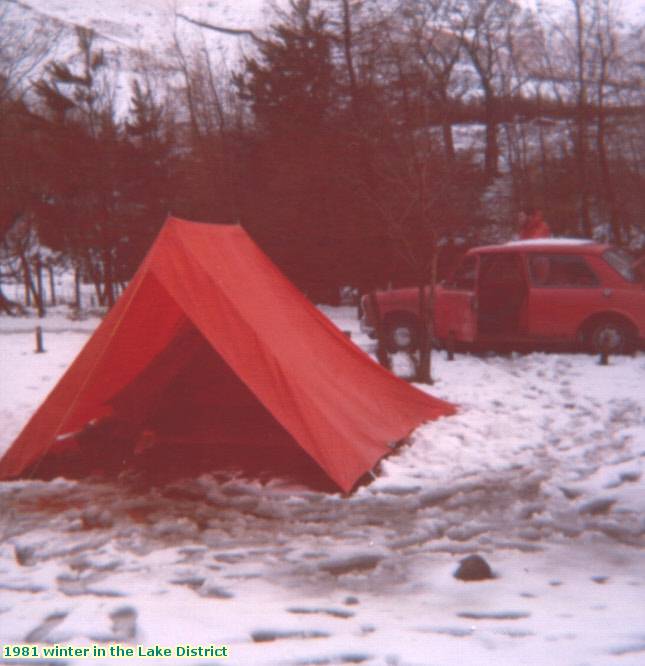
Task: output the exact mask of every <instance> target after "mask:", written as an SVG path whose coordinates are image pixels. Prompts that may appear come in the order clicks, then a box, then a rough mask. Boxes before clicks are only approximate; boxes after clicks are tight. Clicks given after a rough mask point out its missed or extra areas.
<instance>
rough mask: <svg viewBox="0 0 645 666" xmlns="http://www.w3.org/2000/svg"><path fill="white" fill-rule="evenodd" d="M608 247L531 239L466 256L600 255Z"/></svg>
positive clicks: (578, 240) (586, 242)
mask: <svg viewBox="0 0 645 666" xmlns="http://www.w3.org/2000/svg"><path fill="white" fill-rule="evenodd" d="M608 248H609V245H606V244H604V243H597V242H596V241H593V240H588V239H586V238H532V239H530V240H514V241H509V242H508V243H504V244H500V245H485V246H482V247H474V248H472V249H471V250H470V251H469V252H468V254H479V253H488V252H517V251H518V250H519V251H522V252H525V251H529V252H550V253H557V254H569V253H571V254H574V253H575V254H580V253H581V252H583V253H584V254H600V253H602V252H604V251H605V250H606V249H608Z"/></svg>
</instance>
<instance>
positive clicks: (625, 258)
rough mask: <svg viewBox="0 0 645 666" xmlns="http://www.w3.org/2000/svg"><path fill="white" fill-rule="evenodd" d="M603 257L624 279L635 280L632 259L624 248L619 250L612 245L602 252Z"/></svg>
mask: <svg viewBox="0 0 645 666" xmlns="http://www.w3.org/2000/svg"><path fill="white" fill-rule="evenodd" d="M602 257H603V259H604V260H605V261H606V262H607V263H608V264H609V265H610V266H611V267H612V268H613V269H614V270H615V271H616V272H617V273H619V274H620V275H621V276H622V277H623V278H624V279H625V280H627V281H628V282H637V281H638V277H637V275H636V271H634V268H633V265H634V259H633V258H632V257H631V256H630V254H629V253H628V252H625V250H619V249H618V248H615V247H612V248H610V249H609V250H606V251H605V252H603V255H602Z"/></svg>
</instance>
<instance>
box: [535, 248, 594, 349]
mask: <svg viewBox="0 0 645 666" xmlns="http://www.w3.org/2000/svg"><path fill="white" fill-rule="evenodd" d="M528 272H529V279H530V293H529V312H528V326H529V330H528V333H529V336H530V337H532V338H535V339H543V340H547V339H552V340H573V339H574V338H575V336H576V335H577V332H578V329H579V327H580V324H581V323H582V322H583V321H584V320H585V319H586V318H587V317H588V316H589V315H590V314H592V313H593V312H597V311H598V310H599V309H601V308H602V307H603V305H604V303H603V296H602V289H601V285H600V280H599V279H598V276H597V275H596V273H595V272H594V271H593V269H592V268H591V266H590V265H589V262H587V260H586V259H585V257H584V256H583V255H577V254H556V253H548V252H544V253H531V254H529V256H528Z"/></svg>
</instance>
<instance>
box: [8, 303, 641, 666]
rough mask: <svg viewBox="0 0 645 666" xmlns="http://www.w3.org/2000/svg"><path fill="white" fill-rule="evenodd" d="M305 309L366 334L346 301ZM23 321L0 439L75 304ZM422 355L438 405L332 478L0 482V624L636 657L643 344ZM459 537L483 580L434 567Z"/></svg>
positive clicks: (372, 652)
mask: <svg viewBox="0 0 645 666" xmlns="http://www.w3.org/2000/svg"><path fill="white" fill-rule="evenodd" d="M325 311H326V312H327V314H328V315H329V316H331V318H332V319H333V320H334V321H336V323H337V324H338V325H339V326H340V327H341V328H342V329H344V330H351V331H352V333H353V337H354V339H355V340H356V341H357V342H358V343H359V344H361V345H362V346H363V347H365V348H366V349H369V348H370V343H369V341H368V340H367V339H366V338H364V337H362V336H360V334H358V332H357V330H358V329H357V322H356V320H355V318H354V315H353V310H352V309H350V308H326V309H325ZM24 321H25V320H23V323H24ZM50 321H51V322H52V323H49V322H50ZM32 323H34V322H32ZM94 323H95V322H94ZM44 326H45V328H46V337H45V340H46V346H47V349H48V352H47V354H43V355H35V354H33V352H32V350H33V335H32V333H31V331H30V330H22V331H21V330H19V327H17V326H16V324H15V323H13V324H12V327H11V328H9V327H8V324H7V320H6V319H0V350H1V353H2V361H3V367H5V368H11V369H12V370H11V372H8V373H7V372H5V373H3V375H2V378H1V379H0V381H1V382H2V383H1V384H0V430H1V431H2V441H1V443H0V447H2V448H6V446H7V445H8V444H9V443H10V441H11V439H12V438H13V436H14V435H15V434H16V432H17V430H18V428H19V427H20V426H21V425H22V423H23V422H24V420H25V419H26V418H27V416H28V415H29V413H30V412H31V411H32V410H33V409H34V408H35V407H36V406H37V405H38V403H39V402H40V401H41V400H42V398H43V397H44V395H45V394H46V392H47V391H48V390H49V389H50V388H51V386H52V385H53V384H54V383H55V381H56V378H57V377H58V376H59V375H60V373H61V372H62V371H63V368H64V367H66V365H67V364H68V363H69V361H70V360H71V359H72V358H73V356H74V355H75V353H76V352H77V350H78V349H79V348H80V346H81V345H82V343H83V342H84V340H86V339H87V336H88V334H89V330H90V329H91V328H92V326H93V323H90V322H80V323H78V322H75V323H68V324H65V322H64V320H62V319H60V318H59V319H56V318H54V319H52V320H45V322H44ZM47 329H50V330H47ZM435 374H436V377H437V383H436V384H435V386H433V387H432V388H431V392H432V393H433V394H435V395H438V396H440V397H442V398H446V399H449V400H452V401H454V402H456V403H457V404H458V405H459V407H460V412H459V414H458V415H457V416H455V417H451V418H447V419H443V420H441V421H438V422H435V423H431V424H428V425H426V426H423V427H422V428H420V429H419V430H417V432H416V433H415V434H414V435H413V437H412V438H411V442H410V445H409V446H405V447H404V448H402V449H401V450H399V451H398V452H396V453H395V454H394V455H392V456H391V457H390V458H389V459H387V460H386V461H384V462H383V463H382V465H381V467H380V469H379V472H378V477H377V479H376V480H374V481H373V482H372V483H371V484H370V485H368V486H366V487H362V488H360V489H359V490H358V491H357V492H355V493H354V494H353V495H352V496H350V497H342V496H340V495H338V494H323V493H320V492H314V491H312V490H308V489H306V488H303V487H299V486H298V485H297V484H296V483H295V482H294V481H293V480H292V479H275V480H274V481H273V482H271V483H269V484H268V485H261V484H259V483H258V482H256V481H253V480H249V479H243V478H241V477H237V478H230V477H222V476H218V475H208V474H206V475H204V476H202V477H200V478H195V479H189V480H184V481H181V482H175V483H173V484H170V485H166V486H162V487H153V488H149V487H141V486H140V485H139V483H138V481H137V479H135V478H122V479H121V480H119V481H118V482H101V481H99V480H86V481H82V482H72V481H65V480H62V479H60V480H56V481H54V482H50V483H44V482H34V481H19V482H13V483H2V484H0V503H1V504H2V509H3V510H2V512H1V513H0V525H1V527H0V529H1V532H0V534H2V540H1V541H0V590H1V593H0V644H16V643H24V642H30V643H34V644H39V645H47V644H52V643H59V644H61V645H75V646H88V645H91V644H98V645H101V646H106V645H107V644H108V642H110V641H117V642H121V643H125V644H131V645H144V646H150V645H155V644H159V645H164V646H171V647H173V648H174V646H175V645H185V644H187V643H189V644H191V645H192V646H197V645H212V644H215V645H220V646H221V645H222V644H224V645H227V646H228V654H229V663H232V664H242V665H246V664H248V665H249V666H250V665H255V664H294V665H296V664H299V665H304V664H307V665H313V664H350V663H362V664H370V665H377V664H379V665H387V666H395V665H396V666H403V665H406V666H412V665H415V666H427V665H429V664H437V665H445V664H469V665H472V664H493V663H494V664H502V665H504V664H509V665H511V664H513V665H515V664H526V665H528V664H535V665H540V666H543V665H545V664H558V665H560V664H570V665H572V666H573V665H581V664H590V665H591V664H593V665H599V666H600V665H602V666H605V665H613V664H616V666H626V665H630V666H636V665H640V664H642V663H643V662H644V660H645V604H644V603H643V596H644V591H645V566H644V565H645V550H644V546H645V520H644V518H643V516H644V515H645V490H644V488H643V476H642V475H643V471H644V470H643V467H644V461H645V391H644V390H643V387H644V386H645V355H644V354H643V353H642V352H641V353H640V354H639V355H637V356H635V357H633V358H629V357H625V358H613V359H612V360H611V365H610V366H609V367H602V366H599V365H598V364H597V359H596V358H593V357H589V356H586V355H568V354H543V353H534V354H528V355H514V356H494V355H490V356H487V355H484V356H468V355H459V356H457V359H456V360H455V361H454V362H452V363H450V362H448V361H446V360H445V358H443V355H435ZM471 553H480V554H481V555H483V556H484V557H485V558H486V559H487V561H488V562H489V563H490V565H491V567H492V569H493V573H494V574H495V576H496V577H495V578H494V579H492V580H487V581H484V582H471V583H465V582H462V581H459V580H456V579H455V578H453V576H452V574H453V572H454V570H455V569H456V567H457V565H458V562H459V560H460V559H461V558H462V557H464V556H465V555H467V554H471ZM0 661H1V660H0ZM6 661H7V663H10V662H9V660H6ZM138 661H139V660H137V659H131V660H130V663H138ZM157 662H158V663H171V662H172V660H165V661H164V660H161V659H158V660H152V662H151V661H149V660H148V661H147V662H146V663H157ZM11 663H16V662H15V661H14V662H11ZM26 663H27V662H26ZM52 663H54V662H52ZM55 663H62V662H60V661H57V662H55ZM65 663H67V664H89V663H109V662H106V661H105V660H101V659H95V660H92V659H82V660H81V659H78V660H74V659H66V660H65ZM191 663H212V660H209V659H206V660H201V662H200V660H199V659H197V658H196V659H194V660H192V661H191Z"/></svg>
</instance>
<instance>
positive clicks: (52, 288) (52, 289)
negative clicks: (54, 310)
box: [47, 264, 56, 306]
mask: <svg viewBox="0 0 645 666" xmlns="http://www.w3.org/2000/svg"><path fill="white" fill-rule="evenodd" d="M47 273H48V274H49V304H50V305H52V306H55V305H56V282H55V281H54V267H53V266H52V264H47Z"/></svg>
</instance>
